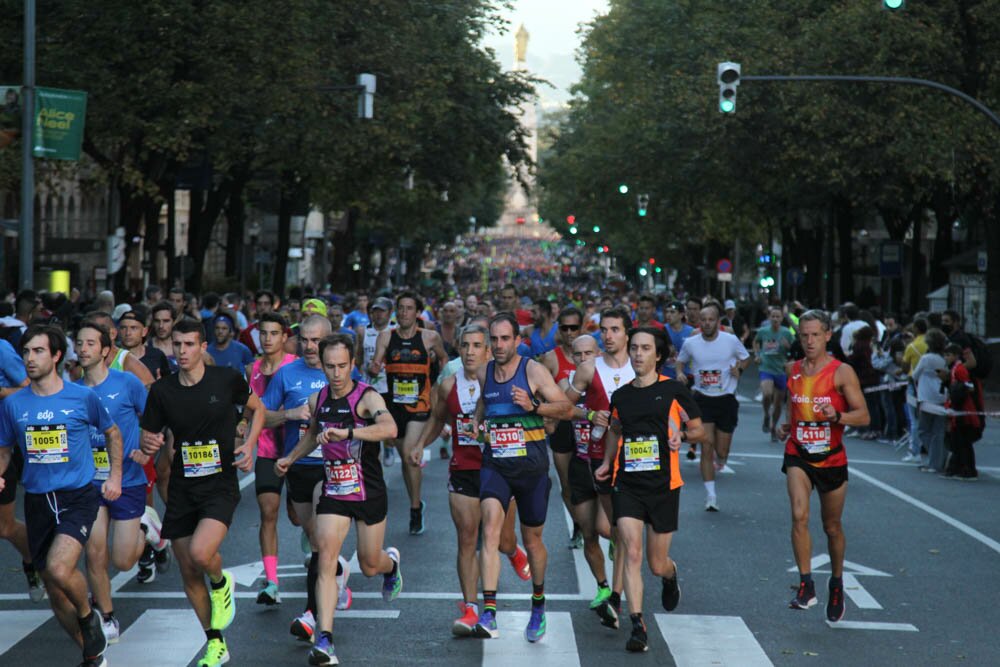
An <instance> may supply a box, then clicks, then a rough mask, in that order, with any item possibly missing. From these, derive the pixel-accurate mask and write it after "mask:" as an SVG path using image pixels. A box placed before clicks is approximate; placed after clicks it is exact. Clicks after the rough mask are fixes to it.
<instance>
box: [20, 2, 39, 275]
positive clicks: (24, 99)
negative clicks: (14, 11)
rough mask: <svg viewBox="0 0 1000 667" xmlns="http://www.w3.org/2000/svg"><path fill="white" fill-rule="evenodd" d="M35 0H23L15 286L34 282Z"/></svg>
mask: <svg viewBox="0 0 1000 667" xmlns="http://www.w3.org/2000/svg"><path fill="white" fill-rule="evenodd" d="M34 119H35V0H24V84H23V85H22V87H21V222H20V225H19V227H18V246H17V247H18V250H19V253H20V264H19V272H18V273H19V276H18V286H19V287H20V288H21V289H31V288H32V287H34V283H35V164H34V159H33V157H32V151H33V150H34V147H35V146H34V144H35V137H34V132H33V130H34Z"/></svg>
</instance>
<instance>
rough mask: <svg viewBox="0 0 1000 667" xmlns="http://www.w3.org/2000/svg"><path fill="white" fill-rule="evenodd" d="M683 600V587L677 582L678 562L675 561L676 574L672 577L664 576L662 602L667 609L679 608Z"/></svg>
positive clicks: (661, 593)
mask: <svg viewBox="0 0 1000 667" xmlns="http://www.w3.org/2000/svg"><path fill="white" fill-rule="evenodd" d="M680 601H681V587H680V585H679V584H678V583H677V563H676V562H675V563H674V576H673V577H671V578H670V579H667V578H666V577H663V590H662V591H661V592H660V602H662V603H663V608H664V609H666V610H667V611H673V610H674V609H677V605H678V604H679V603H680Z"/></svg>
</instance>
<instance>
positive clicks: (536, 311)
mask: <svg viewBox="0 0 1000 667" xmlns="http://www.w3.org/2000/svg"><path fill="white" fill-rule="evenodd" d="M531 310H532V315H533V321H534V324H533V326H532V328H531V336H530V337H529V341H530V344H529V345H530V348H531V357H532V358H533V359H538V358H539V357H541V356H542V355H543V354H545V353H546V352H548V351H549V350H552V349H554V348H555V347H556V335H557V334H558V330H557V329H556V326H555V322H553V317H552V302H551V301H549V300H548V299H538V300H536V301H535V303H534V305H533V306H532V309H531Z"/></svg>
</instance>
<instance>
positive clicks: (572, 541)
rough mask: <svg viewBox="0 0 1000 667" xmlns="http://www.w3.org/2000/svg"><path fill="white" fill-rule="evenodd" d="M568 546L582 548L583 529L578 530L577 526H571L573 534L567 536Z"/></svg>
mask: <svg viewBox="0 0 1000 667" xmlns="http://www.w3.org/2000/svg"><path fill="white" fill-rule="evenodd" d="M569 548H570V549H582V548H583V531H581V530H580V527H579V526H573V535H572V537H570V538H569Z"/></svg>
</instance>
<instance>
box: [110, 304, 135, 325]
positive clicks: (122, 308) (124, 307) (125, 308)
mask: <svg viewBox="0 0 1000 667" xmlns="http://www.w3.org/2000/svg"><path fill="white" fill-rule="evenodd" d="M131 311H132V306H130V305H128V304H127V303H120V304H118V305H117V306H115V310H114V312H113V313H111V319H113V320H114V321H115V322H117V321H118V320H120V319H121V317H122V315H124V314H125V313H128V312H131Z"/></svg>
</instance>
